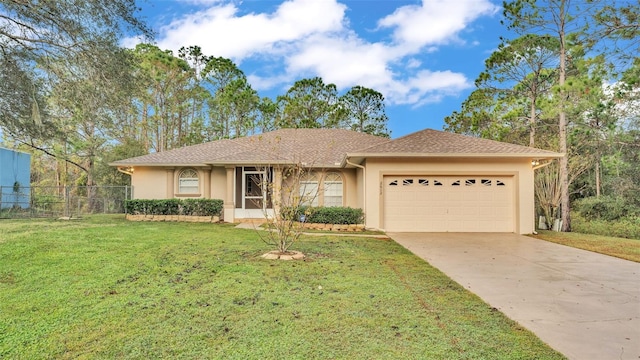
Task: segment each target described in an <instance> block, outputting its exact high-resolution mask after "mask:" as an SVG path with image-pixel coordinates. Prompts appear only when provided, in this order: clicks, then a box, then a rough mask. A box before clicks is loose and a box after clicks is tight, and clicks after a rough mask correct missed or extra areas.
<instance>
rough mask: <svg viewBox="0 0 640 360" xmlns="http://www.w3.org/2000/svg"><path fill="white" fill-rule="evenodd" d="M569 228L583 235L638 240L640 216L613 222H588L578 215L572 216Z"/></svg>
mask: <svg viewBox="0 0 640 360" xmlns="http://www.w3.org/2000/svg"><path fill="white" fill-rule="evenodd" d="M571 228H572V230H573V231H575V232H578V233H583V234H594V235H603V236H614V237H621V238H627V239H638V240H640V216H628V217H624V218H619V219H617V220H615V221H607V220H602V219H595V220H588V219H585V218H584V217H582V216H581V215H580V214H577V213H574V214H572V219H571Z"/></svg>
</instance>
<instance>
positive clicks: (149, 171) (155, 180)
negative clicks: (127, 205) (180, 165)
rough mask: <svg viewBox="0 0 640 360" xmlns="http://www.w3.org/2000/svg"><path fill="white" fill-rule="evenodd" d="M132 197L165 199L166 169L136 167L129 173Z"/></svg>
mask: <svg viewBox="0 0 640 360" xmlns="http://www.w3.org/2000/svg"><path fill="white" fill-rule="evenodd" d="M131 186H132V187H133V198H134V199H166V198H167V170H166V169H163V168H149V167H146V168H145V167H137V168H135V170H134V173H133V174H132V175H131Z"/></svg>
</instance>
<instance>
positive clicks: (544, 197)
mask: <svg viewBox="0 0 640 360" xmlns="http://www.w3.org/2000/svg"><path fill="white" fill-rule="evenodd" d="M558 171H559V169H558V164H557V163H556V162H553V163H552V164H549V165H548V166H545V167H543V168H541V169H539V170H538V171H537V173H536V177H535V182H534V188H535V192H536V198H537V199H538V205H539V206H540V208H541V209H542V214H543V215H544V219H545V223H546V224H547V229H552V228H553V221H554V220H555V219H556V217H557V215H558V209H559V208H560V177H559V173H558Z"/></svg>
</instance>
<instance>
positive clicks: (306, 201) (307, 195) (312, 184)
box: [300, 173, 319, 206]
mask: <svg viewBox="0 0 640 360" xmlns="http://www.w3.org/2000/svg"><path fill="white" fill-rule="evenodd" d="M318 185H319V184H318V178H317V176H316V175H315V174H313V173H311V174H308V175H307V176H305V177H304V178H303V179H302V181H300V205H306V206H318V189H319V186H318Z"/></svg>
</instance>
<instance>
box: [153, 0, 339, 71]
mask: <svg viewBox="0 0 640 360" xmlns="http://www.w3.org/2000/svg"><path fill="white" fill-rule="evenodd" d="M345 9H346V7H345V6H344V5H341V4H338V3H336V2H334V1H314V0H290V1H286V2H283V3H282V4H281V5H280V6H279V7H278V9H277V10H276V11H275V12H274V13H272V14H265V13H263V14H255V13H251V14H247V15H241V16H239V15H237V13H238V8H237V7H236V6H235V5H234V4H230V3H227V4H221V5H213V6H211V7H209V8H207V9H204V10H201V11H198V12H195V13H192V14H188V15H185V16H184V17H182V18H180V19H177V20H174V21H172V22H171V23H170V24H169V25H167V26H165V27H163V28H162V29H160V33H161V35H160V40H159V41H158V45H159V46H160V47H161V48H168V49H174V50H175V49H179V48H180V47H181V46H189V45H199V46H200V47H201V48H202V50H203V52H204V53H205V54H214V55H215V56H223V57H227V58H233V59H235V60H236V61H241V60H242V59H243V58H245V57H248V56H251V55H253V54H257V53H262V52H270V51H273V50H274V48H277V46H278V44H279V43H281V42H285V43H286V42H293V41H299V40H301V39H304V38H305V37H306V36H309V35H311V34H314V33H319V32H320V33H321V32H331V31H340V30H341V29H342V27H343V25H342V21H343V19H344V11H345ZM318 14H322V16H318Z"/></svg>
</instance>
